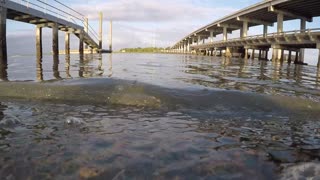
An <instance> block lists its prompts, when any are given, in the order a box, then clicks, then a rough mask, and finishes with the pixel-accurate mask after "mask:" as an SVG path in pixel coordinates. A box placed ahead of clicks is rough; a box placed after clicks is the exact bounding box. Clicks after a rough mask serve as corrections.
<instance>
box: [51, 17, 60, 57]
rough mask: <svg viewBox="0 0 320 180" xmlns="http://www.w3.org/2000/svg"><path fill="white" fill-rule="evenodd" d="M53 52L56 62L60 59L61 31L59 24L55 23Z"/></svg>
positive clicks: (53, 27) (53, 28)
mask: <svg viewBox="0 0 320 180" xmlns="http://www.w3.org/2000/svg"><path fill="white" fill-rule="evenodd" d="M52 52H53V59H54V60H55V61H56V60H58V59H59V30H58V24H57V23H53V25H52Z"/></svg>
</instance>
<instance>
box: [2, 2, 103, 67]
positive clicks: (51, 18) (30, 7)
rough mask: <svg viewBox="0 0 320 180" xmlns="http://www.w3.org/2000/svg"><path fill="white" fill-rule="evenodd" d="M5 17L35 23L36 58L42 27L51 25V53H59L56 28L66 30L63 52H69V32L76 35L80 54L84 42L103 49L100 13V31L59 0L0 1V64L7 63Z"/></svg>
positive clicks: (82, 51)
mask: <svg viewBox="0 0 320 180" xmlns="http://www.w3.org/2000/svg"><path fill="white" fill-rule="evenodd" d="M7 19H10V20H14V21H20V22H24V23H29V24H34V25H35V26H36V49H37V58H38V59H41V58H42V28H45V27H48V28H52V53H53V57H54V60H57V59H58V56H59V42H58V41H59V38H58V34H59V30H60V31H63V32H65V53H66V54H70V34H74V35H75V36H77V37H78V38H79V42H80V43H79V53H80V55H83V53H84V44H86V46H88V47H90V48H91V49H93V50H95V51H98V52H99V51H100V52H101V51H103V50H102V13H100V29H99V34H98V33H96V32H95V31H94V30H93V28H92V27H91V26H90V25H89V23H88V18H86V17H85V16H84V15H82V14H81V13H79V12H77V11H75V10H73V9H72V8H70V7H69V6H67V5H65V4H63V3H61V2H60V1H58V0H0V65H1V66H4V65H5V64H7V40H6V24H7V23H6V21H7Z"/></svg>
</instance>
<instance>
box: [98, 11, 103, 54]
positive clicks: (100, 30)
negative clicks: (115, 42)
mask: <svg viewBox="0 0 320 180" xmlns="http://www.w3.org/2000/svg"><path fill="white" fill-rule="evenodd" d="M99 20H100V21H99V48H100V49H102V39H103V37H102V34H103V32H102V30H103V13H102V12H100V13H99Z"/></svg>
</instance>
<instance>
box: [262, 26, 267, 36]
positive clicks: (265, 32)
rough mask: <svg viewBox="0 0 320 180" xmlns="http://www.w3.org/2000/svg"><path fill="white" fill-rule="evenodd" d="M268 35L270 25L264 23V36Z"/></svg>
mask: <svg viewBox="0 0 320 180" xmlns="http://www.w3.org/2000/svg"><path fill="white" fill-rule="evenodd" d="M267 35H268V25H263V37H265V38H266V37H267Z"/></svg>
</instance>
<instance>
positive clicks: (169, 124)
mask: <svg viewBox="0 0 320 180" xmlns="http://www.w3.org/2000/svg"><path fill="white" fill-rule="evenodd" d="M8 62H9V64H8V69H7V70H2V71H1V73H0V74H1V79H2V82H0V89H1V92H0V99H1V100H0V102H1V103H0V177H2V178H1V179H28V178H30V179H79V178H80V179H281V178H282V179H291V178H293V177H299V176H303V177H309V176H310V177H316V176H317V173H319V164H318V162H319V156H320V154H319V153H320V135H319V134H320V121H319V118H320V103H319V100H320V99H319V97H320V94H319V90H320V87H319V84H320V83H319V77H320V73H319V71H318V70H317V69H316V67H313V66H295V65H287V64H285V63H284V64H279V63H275V62H265V61H258V60H247V61H244V60H241V59H224V58H218V57H202V56H192V55H166V54H113V55H109V54H107V55H85V57H84V58H83V59H81V58H79V56H77V55H72V56H71V57H63V56H61V57H60V61H59V62H54V61H53V60H52V57H51V56H45V57H44V59H43V60H42V63H39V62H41V61H37V60H36V59H35V58H34V57H19V56H14V57H10V59H9V61H8ZM37 62H38V63H37ZM318 175H319V174H318Z"/></svg>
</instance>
